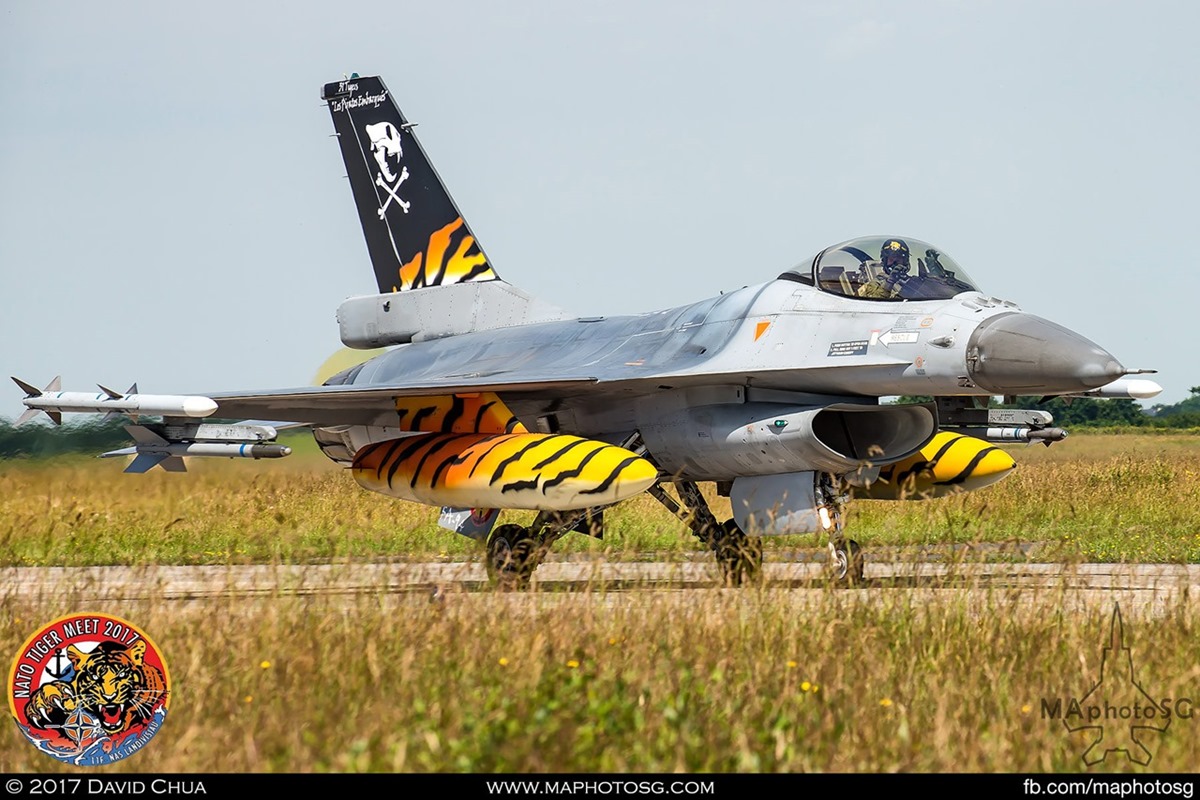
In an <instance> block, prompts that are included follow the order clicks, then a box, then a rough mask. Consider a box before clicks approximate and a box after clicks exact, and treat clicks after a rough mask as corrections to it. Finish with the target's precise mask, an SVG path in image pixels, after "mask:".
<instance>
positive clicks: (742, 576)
mask: <svg viewBox="0 0 1200 800" xmlns="http://www.w3.org/2000/svg"><path fill="white" fill-rule="evenodd" d="M711 546H712V549H713V553H715V554H716V556H717V564H718V565H719V566H720V567H721V580H722V582H723V583H724V585H725V586H730V587H734V586H742V585H743V584H746V583H758V582H759V581H761V580H762V560H763V548H762V538H761V537H758V536H747V535H746V534H745V533H744V532H743V531H742V529H741V528H739V527H738V524H737V522H735V521H734V520H732V519H729V520H726V521H725V523H724V524H723V525H721V527H720V529H719V530H718V532H717V534H716V536H714V537H713V540H712V542H711Z"/></svg>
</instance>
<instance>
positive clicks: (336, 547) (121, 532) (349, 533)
mask: <svg viewBox="0 0 1200 800" xmlns="http://www.w3.org/2000/svg"><path fill="white" fill-rule="evenodd" d="M305 441H306V440H305V439H296V440H295V441H294V444H295V445H296V446H297V450H298V452H297V453H296V454H295V455H293V456H292V457H290V458H288V459H286V460H283V461H263V462H252V461H251V462H247V461H240V460H229V461H224V460H221V461H215V460H208V461H206V460H202V459H193V460H192V463H191V465H190V470H191V471H190V472H189V473H188V474H186V475H176V474H167V473H163V472H162V471H161V470H154V471H152V472H150V473H148V474H146V475H141V476H137V475H125V474H123V473H122V472H121V470H122V469H123V468H124V464H123V463H121V460H104V461H101V460H98V459H95V458H87V457H79V456H66V457H60V458H54V459H40V460H8V461H5V462H3V463H0V566H12V565H48V564H54V565H92V564H222V563H252V562H274V561H284V562H308V561H322V560H331V559H332V560H336V559H345V558H355V559H363V558H368V559H369V558H407V557H421V558H427V557H430V556H435V557H444V558H452V559H465V558H473V557H475V556H476V555H477V554H478V546H477V545H476V544H475V543H474V542H472V541H470V540H468V539H466V538H464V537H460V536H456V535H454V534H452V533H449V532H447V531H444V530H442V529H440V528H438V527H437V525H436V520H437V510H436V509H433V508H428V507H425V506H420V505H414V504H410V503H405V502H402V501H398V500H394V499H391V498H388V497H384V496H382V495H378V494H373V493H370V492H367V491H365V490H363V489H361V488H360V487H359V486H358V485H357V484H356V483H355V482H354V480H353V479H352V477H351V476H350V474H349V473H348V472H347V471H345V470H343V469H341V468H339V467H337V466H335V465H333V464H331V463H330V462H328V461H326V460H325V459H324V458H323V457H322V456H321V455H320V454H319V453H316V452H315V450H314V448H311V447H309V446H308V445H306V444H304V442H305ZM1010 450H1011V452H1012V453H1013V455H1014V457H1015V458H1016V460H1017V462H1018V467H1017V469H1016V471H1015V473H1014V474H1013V475H1011V476H1010V477H1008V478H1007V479H1005V480H1004V481H1001V482H1000V483H998V484H996V485H994V486H991V487H987V488H984V489H981V490H979V491H976V492H971V493H967V494H961V495H958V496H954V497H948V498H941V499H937V500H928V501H905V502H887V501H863V500H859V501H854V502H853V503H852V504H851V505H850V507H849V511H848V516H847V533H848V535H850V536H852V537H853V538H855V539H857V540H858V541H860V542H861V543H862V544H863V546H864V547H866V548H868V549H869V548H871V547H877V546H882V545H909V546H915V545H930V544H939V543H952V544H960V545H972V544H977V543H1016V544H1023V545H1027V547H1025V548H1023V549H1024V550H1025V551H1029V550H1030V548H1031V547H1032V550H1033V552H1034V553H1036V554H1037V555H1038V556H1039V557H1044V558H1048V559H1065V560H1083V561H1111V562H1121V561H1150V562H1164V563H1171V562H1174V563H1195V562H1197V561H1200V437H1196V436H1187V435H1175V436H1164V435H1149V436H1146V435H1132V434H1131V435H1116V436H1104V435H1091V436H1077V437H1072V438H1070V439H1068V440H1067V441H1065V442H1062V443H1059V444H1056V445H1055V446H1053V447H1051V448H1044V447H1041V446H1039V445H1030V446H1017V447H1015V448H1010ZM709 488H711V487H709ZM710 499H711V500H712V502H713V505H714V510H715V511H716V512H717V513H718V516H721V517H722V518H724V517H726V516H728V514H729V510H728V509H729V506H728V501H727V500H725V499H723V498H717V497H715V496H711V495H710ZM506 518H509V519H513V520H516V521H521V522H527V521H529V520H530V519H531V518H532V514H530V513H521V512H509V513H508V514H507V515H506ZM606 524H607V528H606V534H605V538H604V540H603V541H596V540H594V539H590V538H588V537H584V536H578V535H577V536H568V537H566V538H564V539H563V540H562V541H560V542H559V543H558V544H556V545H555V552H556V553H566V554H571V553H592V554H603V555H605V556H606V557H609V558H627V557H634V556H636V555H638V554H644V553H647V552H653V553H654V554H655V556H656V557H672V556H673V555H678V554H682V553H687V552H692V551H696V550H698V549H700V545H699V543H698V542H697V541H696V540H695V539H694V538H693V537H691V536H690V534H689V533H688V532H687V529H686V528H685V526H684V525H683V524H682V523H680V522H678V521H677V520H675V519H674V518H673V517H672V516H671V515H670V514H668V513H667V512H666V510H665V509H663V508H661V507H660V506H659V505H658V504H657V503H655V502H654V501H653V500H652V499H651V498H649V497H648V496H641V497H638V498H635V499H633V500H631V501H627V502H626V503H624V504H622V505H620V506H618V507H617V508H615V509H612V510H610V511H608V512H607V514H606ZM823 544H824V542H823V538H822V536H821V535H819V534H814V535H811V536H789V537H783V538H780V539H770V540H768V541H767V554H768V558H769V557H770V551H771V550H772V549H774V548H779V547H784V548H789V549H795V548H797V547H813V548H819V547H822V546H823Z"/></svg>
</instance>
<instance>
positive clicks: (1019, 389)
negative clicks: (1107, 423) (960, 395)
mask: <svg viewBox="0 0 1200 800" xmlns="http://www.w3.org/2000/svg"><path fill="white" fill-rule="evenodd" d="M967 371H968V372H969V374H970V376H971V380H973V381H974V382H975V383H976V384H977V385H978V386H981V387H982V388H984V389H987V390H988V391H991V392H995V393H996V394H1008V395H1019V394H1020V395H1032V394H1042V395H1045V394H1064V393H1067V392H1082V391H1087V390H1088V389H1095V388H1097V387H1099V386H1103V385H1105V384H1106V383H1109V382H1111V381H1113V380H1115V379H1117V378H1119V377H1121V376H1122V375H1124V374H1125V367H1123V366H1122V365H1121V363H1120V362H1119V361H1117V359H1116V358H1115V357H1114V356H1113V355H1112V353H1110V352H1108V351H1107V350H1105V349H1104V348H1103V347H1101V346H1100V345H1098V344H1096V343H1095V342H1093V341H1091V340H1089V339H1085V338H1084V337H1082V336H1080V335H1079V334H1077V333H1075V332H1074V331H1072V330H1070V329H1068V328H1064V327H1063V326H1061V325H1056V324H1054V323H1053V322H1050V321H1049V320H1046V319H1042V318H1041V317H1037V316H1034V315H1033V314H1021V313H1013V314H1002V315H999V316H995V317H991V318H989V319H986V320H984V321H983V322H982V323H980V325H979V327H978V328H976V329H975V332H974V333H972V334H971V338H970V340H969V341H968V342H967Z"/></svg>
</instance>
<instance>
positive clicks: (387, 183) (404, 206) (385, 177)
mask: <svg viewBox="0 0 1200 800" xmlns="http://www.w3.org/2000/svg"><path fill="white" fill-rule="evenodd" d="M365 130H366V132H367V137H368V138H369V139H370V140H371V155H373V156H375V163H377V164H378V165H379V172H377V173H375V185H376V186H378V187H379V188H381V189H383V190H384V191H385V192H387V199H386V200H384V201H383V205H382V206H380V207H379V218H380V219H383V217H384V215H385V214H386V213H387V209H388V206H390V205H391V204H392V202H393V201H395V203H396V205H398V206H400V210H402V211H403V212H404V213H405V214H407V213H408V209H409V206H410V205H411V203H409V202H408V201H407V200H401V199H400V196H399V194H398V192H399V191H400V184H402V183H404V182H405V181H406V180H408V167H405V166H403V165H401V168H400V174H399V175H396V173H394V172H393V171H392V167H391V165H390V164H389V163H388V159H389V158H395V159H396V162H397V163H399V161H400V158H401V157H402V156H403V155H404V151H403V150H402V149H401V147H400V131H398V130H396V126H395V125H393V124H392V123H390V122H379V123H376V124H374V125H367V126H366V128H365Z"/></svg>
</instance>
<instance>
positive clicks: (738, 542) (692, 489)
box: [646, 481, 763, 586]
mask: <svg viewBox="0 0 1200 800" xmlns="http://www.w3.org/2000/svg"><path fill="white" fill-rule="evenodd" d="M675 488H676V490H677V491H678V492H679V498H680V500H682V505H681V504H680V503H679V502H677V501H676V500H675V498H673V497H671V496H670V495H669V494H667V493H666V490H664V489H663V488H662V486H661V484H655V485H653V486H651V487H650V488H649V489H647V490H646V491H647V492H649V493H650V495H651V496H652V497H653V498H654V499H655V500H657V501H658V502H660V503H662V504H663V506H665V507H666V509H667V510H668V511H670V512H671V513H672V514H674V515H675V516H677V517H678V518H679V519H681V520H683V521H684V522H686V523H687V526H688V528H690V529H691V531H692V535H693V536H695V537H696V538H697V539H699V540H700V541H702V542H704V543H705V544H706V545H708V547H709V549H711V550H712V552H713V555H715V556H716V557H717V565H718V566H719V567H720V569H721V582H722V584H723V585H725V586H742V585H744V584H747V583H757V582H759V581H760V580H761V579H762V560H763V550H762V539H761V538H759V537H757V536H747V535H746V533H745V532H744V531H743V530H742V529H741V528H739V527H738V524H737V523H736V522H734V521H733V520H732V519H728V520H726V521H725V522H723V523H722V522H717V518H716V517H715V516H714V515H713V513H712V509H710V508H709V507H708V501H707V500H705V499H704V495H703V494H701V493H700V487H698V486H697V485H696V483H695V482H694V481H676V482H675Z"/></svg>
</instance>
